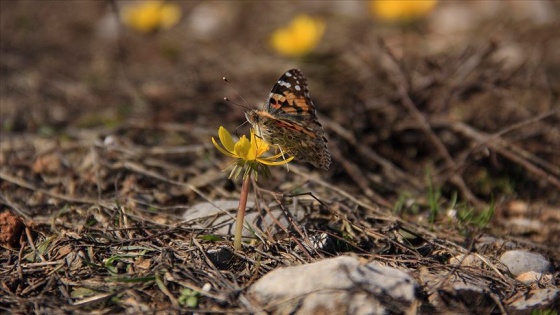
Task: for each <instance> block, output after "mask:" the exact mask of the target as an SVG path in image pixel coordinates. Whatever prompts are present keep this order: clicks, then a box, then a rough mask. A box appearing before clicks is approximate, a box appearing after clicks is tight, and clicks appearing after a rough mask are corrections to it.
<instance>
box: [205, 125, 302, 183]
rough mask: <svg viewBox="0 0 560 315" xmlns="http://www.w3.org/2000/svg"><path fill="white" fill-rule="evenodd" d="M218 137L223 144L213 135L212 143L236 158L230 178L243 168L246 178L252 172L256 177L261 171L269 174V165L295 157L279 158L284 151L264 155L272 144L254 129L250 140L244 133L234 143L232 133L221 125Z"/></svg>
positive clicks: (288, 160)
mask: <svg viewBox="0 0 560 315" xmlns="http://www.w3.org/2000/svg"><path fill="white" fill-rule="evenodd" d="M218 138H219V139H220V142H221V143H222V145H219V144H218V143H217V142H216V139H214V137H212V143H213V144H214V146H215V147H216V149H218V151H220V152H222V153H223V154H225V155H227V156H229V157H230V158H233V159H234V160H233V162H232V163H231V164H230V166H229V167H228V168H232V170H231V173H230V174H229V177H228V178H232V177H233V178H236V177H237V176H238V175H239V174H240V173H241V171H242V170H245V172H244V173H243V178H246V177H247V176H248V175H249V174H250V173H251V172H253V173H254V174H255V179H257V175H258V173H259V172H261V173H263V174H264V175H265V176H268V175H269V174H270V170H269V169H268V166H276V165H283V164H287V163H288V162H290V161H291V160H292V159H293V157H289V158H287V159H282V160H278V159H279V158H280V157H282V152H280V153H278V154H275V155H272V156H267V157H264V154H265V153H266V152H267V151H268V150H269V149H270V146H269V145H268V143H266V142H265V141H264V140H263V139H261V138H259V137H256V136H255V132H254V131H253V129H251V136H250V140H249V139H247V137H245V135H243V136H241V138H240V139H239V141H237V142H236V143H234V142H233V139H232V138H231V134H230V133H229V132H228V131H227V130H226V128H224V127H222V126H220V128H219V129H218Z"/></svg>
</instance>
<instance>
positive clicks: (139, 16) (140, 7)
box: [121, 0, 182, 33]
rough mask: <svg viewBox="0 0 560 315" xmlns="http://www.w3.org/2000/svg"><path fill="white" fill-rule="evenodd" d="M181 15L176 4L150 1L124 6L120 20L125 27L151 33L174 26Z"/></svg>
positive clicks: (157, 0)
mask: <svg viewBox="0 0 560 315" xmlns="http://www.w3.org/2000/svg"><path fill="white" fill-rule="evenodd" d="M181 14H182V12H181V8H180V7H179V6H178V5H176V4H172V3H168V2H166V1H159V0H150V1H144V2H139V3H134V4H129V5H127V6H125V7H124V8H123V9H122V12H121V19H122V21H123V23H124V24H125V25H127V26H128V27H130V28H132V29H134V30H136V31H138V32H141V33H153V32H155V31H157V30H160V29H168V28H171V27H173V26H174V25H176V24H177V23H178V22H179V20H180V19H181Z"/></svg>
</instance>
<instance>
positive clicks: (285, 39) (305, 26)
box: [270, 14, 325, 57]
mask: <svg viewBox="0 0 560 315" xmlns="http://www.w3.org/2000/svg"><path fill="white" fill-rule="evenodd" d="M324 32H325V22H324V21H323V20H321V19H318V18H313V17H310V16H308V15H305V14H301V15H298V16H296V17H295V18H294V19H293V20H292V22H291V23H290V24H289V25H287V26H285V27H282V28H279V29H277V30H276V31H274V32H273V33H272V35H271V37H270V44H271V45H272V48H274V49H275V50H276V51H277V52H278V53H280V54H283V55H285V56H289V57H299V56H303V55H305V54H307V53H309V52H311V50H313V49H314V48H315V47H316V46H317V44H319V40H321V37H323V33H324Z"/></svg>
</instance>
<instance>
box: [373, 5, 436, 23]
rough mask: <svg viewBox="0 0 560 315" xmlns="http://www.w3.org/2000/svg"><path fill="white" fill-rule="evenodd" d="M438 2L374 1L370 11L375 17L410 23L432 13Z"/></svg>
mask: <svg viewBox="0 0 560 315" xmlns="http://www.w3.org/2000/svg"><path fill="white" fill-rule="evenodd" d="M436 4H437V0H372V1H370V11H371V13H372V14H373V15H375V16H377V17H379V18H381V19H384V20H388V21H390V20H393V21H398V20H400V21H405V22H406V21H410V20H413V19H416V18H419V17H422V16H425V15H427V14H428V13H430V12H431V11H432V10H433V8H434V7H435V6H436Z"/></svg>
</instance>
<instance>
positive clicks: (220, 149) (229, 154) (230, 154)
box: [212, 137, 237, 158]
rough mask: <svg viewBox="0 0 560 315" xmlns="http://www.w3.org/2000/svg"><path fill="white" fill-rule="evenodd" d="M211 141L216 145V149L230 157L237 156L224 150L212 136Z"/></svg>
mask: <svg viewBox="0 0 560 315" xmlns="http://www.w3.org/2000/svg"><path fill="white" fill-rule="evenodd" d="M212 143H213V144H214V146H215V147H216V149H218V151H220V152H222V153H223V154H225V155H227V156H229V157H232V158H237V157H236V156H235V155H233V154H232V153H230V152H228V151H226V150H224V149H223V148H222V147H221V146H220V145H218V143H217V142H216V140H214V137H212ZM232 151H233V150H232Z"/></svg>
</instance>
